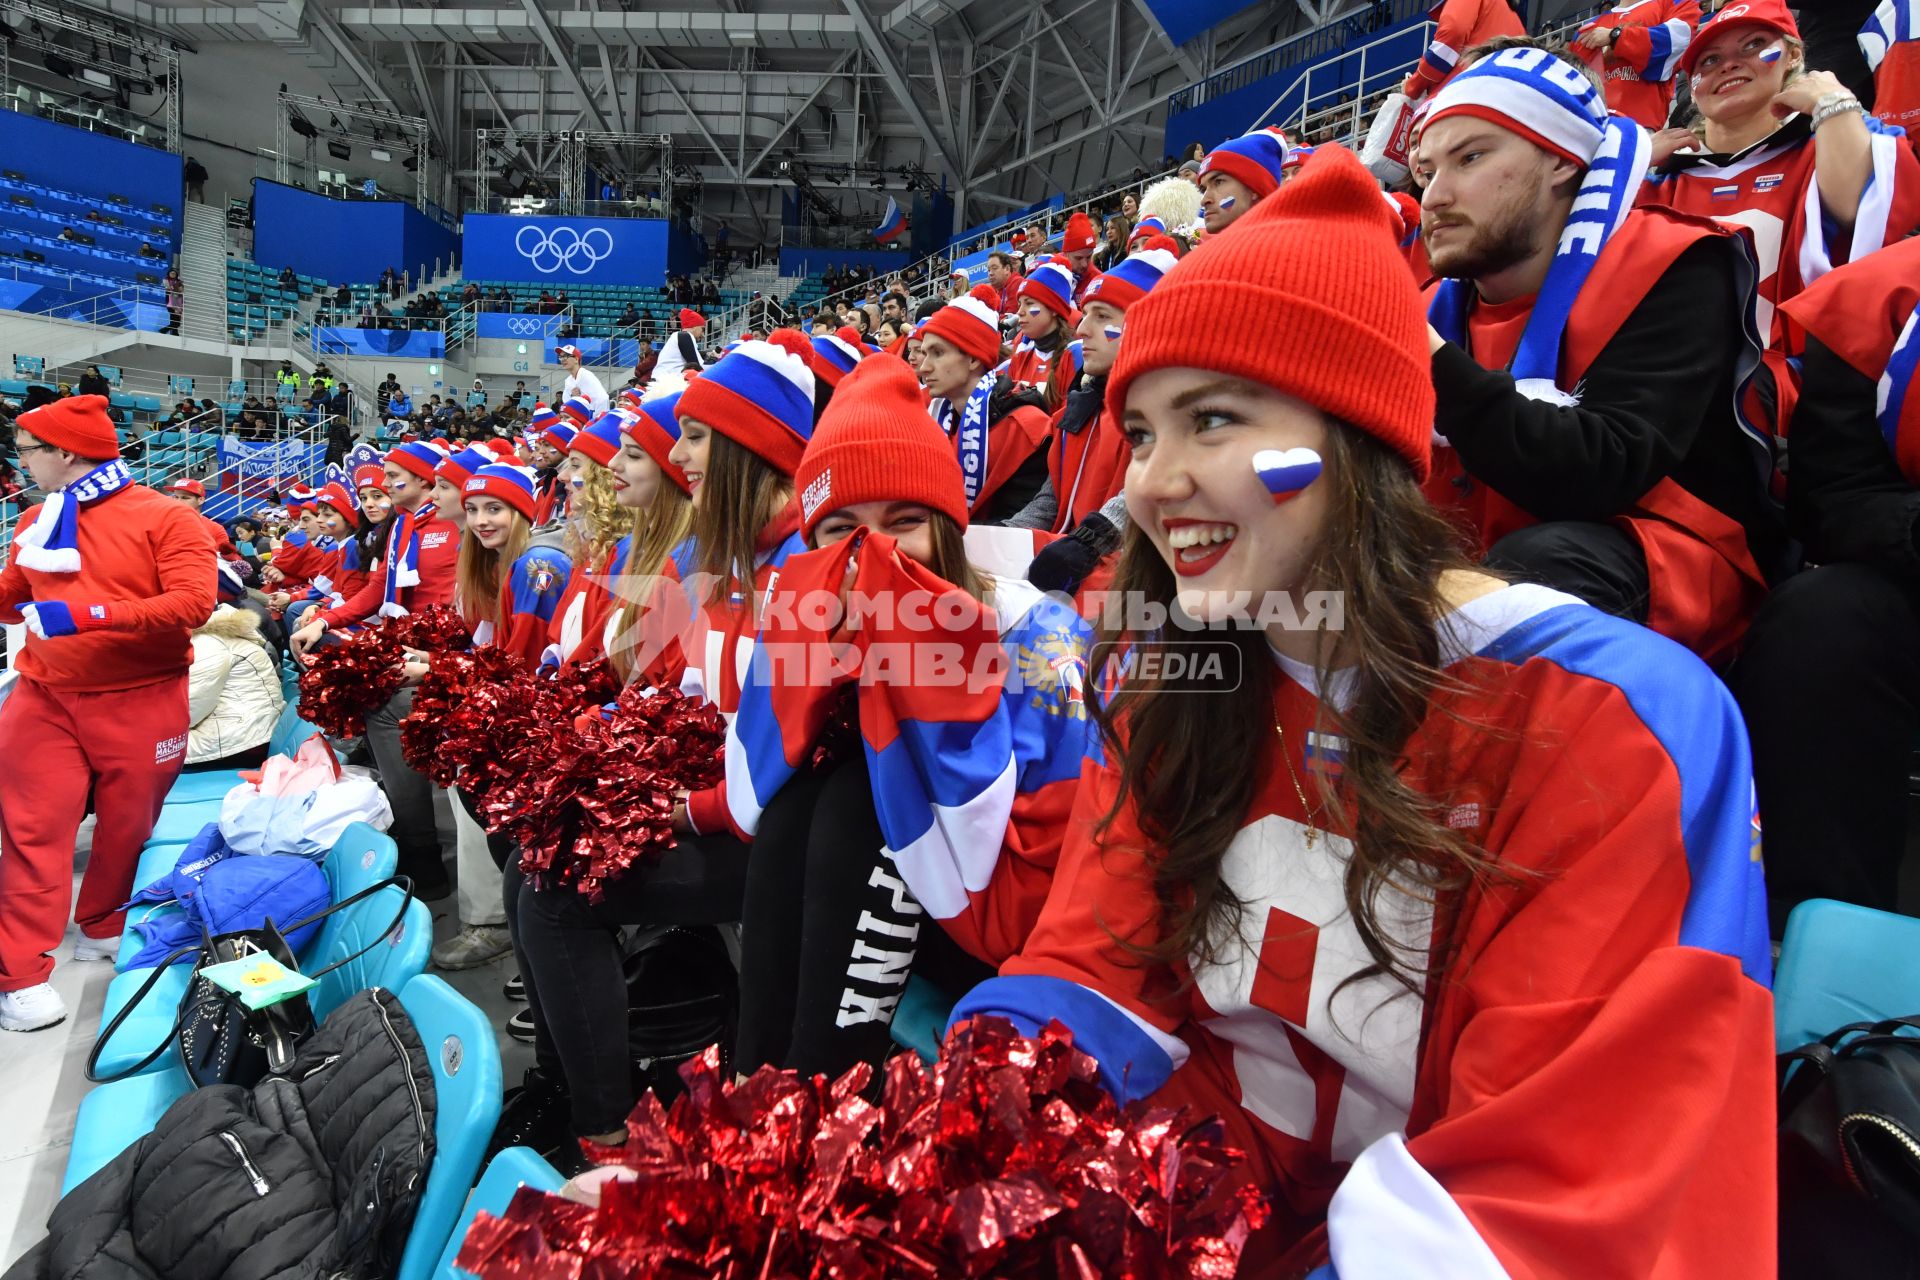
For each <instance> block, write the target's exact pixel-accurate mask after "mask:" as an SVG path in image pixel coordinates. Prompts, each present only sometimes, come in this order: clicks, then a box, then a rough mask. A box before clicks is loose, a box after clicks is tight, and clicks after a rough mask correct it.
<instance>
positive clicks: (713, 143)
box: [524, 0, 743, 182]
mask: <svg viewBox="0 0 1920 1280" xmlns="http://www.w3.org/2000/svg"><path fill="white" fill-rule="evenodd" d="M524 2H525V3H527V4H535V3H537V2H538V0H524ZM640 57H641V59H642V61H644V62H645V63H646V65H647V66H648V67H649V68H651V69H652V70H653V71H656V72H658V73H659V75H660V79H661V81H662V82H663V83H665V85H666V86H667V91H668V92H669V93H671V94H672V95H673V97H674V100H675V101H676V102H678V103H679V104H680V109H681V110H682V111H684V112H686V113H687V119H689V120H691V121H693V127H694V128H695V129H697V130H699V132H700V136H701V137H702V138H705V139H706V140H707V145H708V146H709V147H712V148H713V153H714V154H715V155H717V156H719V157H720V163H721V164H723V165H725V166H726V167H727V173H728V174H729V175H730V176H731V177H732V178H733V179H734V180H735V181H736V182H737V181H739V180H740V178H741V177H742V176H743V175H742V174H741V172H740V170H738V169H736V168H734V165H733V161H732V160H731V159H730V158H729V157H728V156H727V149H726V148H725V147H723V146H721V145H720V140H719V139H718V138H716V137H714V136H713V131H712V130H710V129H708V128H707V125H706V121H704V120H702V119H701V118H700V113H699V112H697V111H695V110H694V109H693V104H692V103H691V102H688V101H687V95H686V94H684V93H682V92H680V86H679V85H677V84H675V83H674V82H673V77H672V76H670V75H668V74H667V69H666V68H665V67H663V66H661V65H660V63H659V61H658V60H657V59H655V58H654V56H653V55H652V54H650V53H648V52H647V51H646V50H644V49H642V50H641V51H640Z"/></svg>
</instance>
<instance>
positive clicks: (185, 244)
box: [180, 200, 227, 342]
mask: <svg viewBox="0 0 1920 1280" xmlns="http://www.w3.org/2000/svg"><path fill="white" fill-rule="evenodd" d="M180 282H181V285H182V286H183V287H184V288H185V290H186V314H185V315H184V317H183V318H182V319H181V321H180V335H181V336H182V337H185V338H199V339H202V340H204V341H208V342H225V341H226V340H227V326H226V296H227V218H226V214H224V213H223V212H221V211H220V210H219V209H217V208H215V207H214V206H212V205H207V204H196V203H194V202H193V201H191V200H190V201H188V202H187V206H186V220H185V221H184V222H183V223H182V224H181V228H180Z"/></svg>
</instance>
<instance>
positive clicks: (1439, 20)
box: [1400, 0, 1527, 98]
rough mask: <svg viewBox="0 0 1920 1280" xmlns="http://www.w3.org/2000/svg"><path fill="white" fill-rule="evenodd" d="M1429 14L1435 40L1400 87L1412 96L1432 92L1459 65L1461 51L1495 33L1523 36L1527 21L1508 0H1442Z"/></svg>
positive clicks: (1449, 78) (1416, 96) (1449, 77)
mask: <svg viewBox="0 0 1920 1280" xmlns="http://www.w3.org/2000/svg"><path fill="white" fill-rule="evenodd" d="M1429 16H1430V17H1431V18H1432V19H1433V20H1434V31H1433V42H1432V43H1431V44H1429V45H1428V46H1427V51H1426V53H1424V54H1423V55H1421V58H1420V65H1418V66H1417V67H1415V68H1414V69H1413V74H1412V75H1410V76H1408V77H1407V81H1406V83H1405V84H1403V85H1402V86H1401V87H1400V91H1401V92H1402V93H1404V94H1406V95H1407V96H1408V97H1409V98H1421V97H1425V96H1426V95H1427V94H1429V93H1432V92H1433V91H1434V90H1435V89H1438V88H1439V87H1440V86H1441V85H1443V84H1445V83H1446V82H1447V81H1448V80H1451V79H1452V78H1453V73H1454V72H1456V71H1458V70H1459V69H1460V55H1461V54H1463V53H1465V52H1466V51H1467V50H1469V49H1471V48H1473V47H1474V46H1475V45H1477V44H1485V43H1486V42H1487V41H1489V40H1491V39H1493V38H1494V37H1495V36H1524V35H1525V34H1527V27H1526V24H1525V23H1523V22H1521V21H1520V15H1519V14H1517V13H1515V12H1514V11H1513V7H1512V6H1511V5H1509V4H1508V3H1507V0H1441V2H1440V3H1439V4H1437V5H1435V6H1434V8H1433V10H1432V12H1431V13H1430V14H1429Z"/></svg>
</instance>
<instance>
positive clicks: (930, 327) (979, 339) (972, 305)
mask: <svg viewBox="0 0 1920 1280" xmlns="http://www.w3.org/2000/svg"><path fill="white" fill-rule="evenodd" d="M920 336H921V337H922V338H939V339H941V340H943V341H945V342H949V343H952V344H953V345H954V346H956V347H958V348H959V349H960V350H961V351H964V352H965V353H966V354H968V355H970V356H972V357H973V358H974V359H975V360H978V361H980V363H982V364H984V365H986V366H987V367H988V368H989V369H991V368H992V367H993V366H994V365H996V364H999V363H1000V294H999V292H998V291H997V290H995V289H994V287H993V286H992V285H990V284H977V285H975V286H973V288H972V289H970V290H968V291H967V292H966V293H964V294H962V295H960V296H959V297H958V298H955V299H954V300H953V301H952V302H949V303H948V304H947V305H946V306H944V307H942V308H940V309H939V310H938V311H936V312H934V313H933V314H932V315H931V316H929V317H927V322H926V323H925V324H923V325H921V326H920Z"/></svg>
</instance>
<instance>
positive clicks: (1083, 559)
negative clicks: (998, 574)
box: [1027, 511, 1120, 595]
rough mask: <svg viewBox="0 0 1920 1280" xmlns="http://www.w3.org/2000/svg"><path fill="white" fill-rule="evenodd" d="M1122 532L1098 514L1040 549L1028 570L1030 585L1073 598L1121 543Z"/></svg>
mask: <svg viewBox="0 0 1920 1280" xmlns="http://www.w3.org/2000/svg"><path fill="white" fill-rule="evenodd" d="M1119 536H1120V531H1119V530H1117V529H1115V528H1114V527H1113V524H1112V522H1111V521H1109V520H1108V519H1107V518H1106V517H1105V516H1103V515H1101V514H1100V513H1099V512H1098V511H1096V512H1094V513H1092V514H1091V515H1089V516H1088V517H1087V518H1086V519H1085V520H1082V521H1081V522H1080V525H1079V527H1078V528H1076V529H1074V531H1073V532H1072V533H1069V534H1068V535H1067V536H1066V537H1064V538H1056V539H1054V540H1053V541H1052V542H1050V543H1048V544H1047V545H1046V546H1044V547H1042V548H1040V551H1039V553H1038V554H1036V555H1035V556H1034V557H1033V562H1032V563H1031V564H1029V565H1028V566H1027V581H1028V582H1031V583H1032V584H1033V585H1034V586H1036V587H1038V588H1040V589H1041V590H1042V591H1059V592H1064V593H1067V594H1069V595H1070V594H1072V593H1073V591H1074V590H1075V589H1076V588H1077V587H1079V585H1080V584H1081V583H1082V582H1085V581H1086V580H1087V575H1088V574H1090V573H1092V572H1093V571H1094V570H1095V569H1096V568H1098V567H1099V565H1100V561H1101V559H1102V558H1103V557H1104V556H1105V555H1106V549H1107V548H1108V547H1111V546H1113V545H1114V544H1115V542H1117V541H1118V540H1119Z"/></svg>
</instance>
